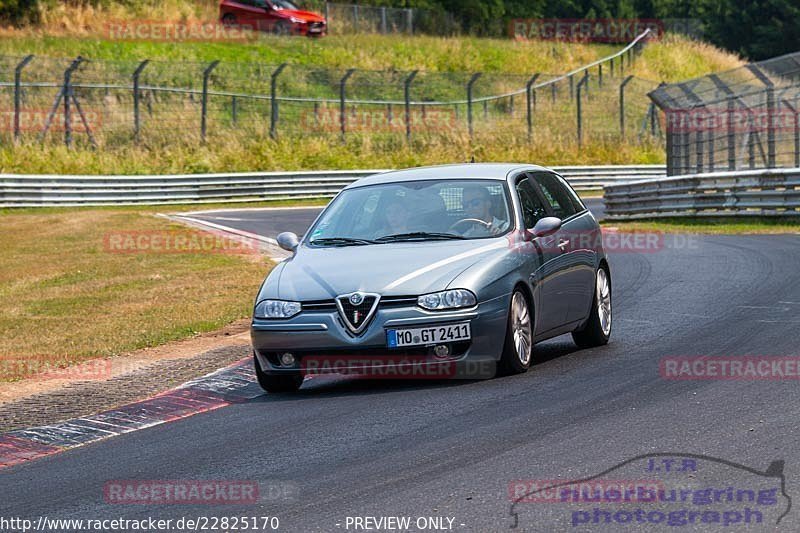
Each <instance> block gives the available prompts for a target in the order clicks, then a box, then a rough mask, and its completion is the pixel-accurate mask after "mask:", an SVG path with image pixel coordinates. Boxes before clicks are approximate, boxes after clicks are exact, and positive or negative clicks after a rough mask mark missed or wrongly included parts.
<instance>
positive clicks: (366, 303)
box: [339, 296, 377, 329]
mask: <svg viewBox="0 0 800 533" xmlns="http://www.w3.org/2000/svg"><path fill="white" fill-rule="evenodd" d="M376 299H377V298H376V297H375V296H364V300H363V301H362V302H361V303H360V304H358V305H353V304H352V303H350V299H349V298H346V297H340V298H339V305H341V309H340V311H341V312H342V315H343V316H342V318H343V319H344V320H345V321H346V322H347V323H348V324H350V326H351V327H352V328H353V329H359V328H360V327H361V326H362V325H363V324H364V323H365V322H366V321H367V320H369V319H370V318H371V315H370V311H372V306H373V305H374V304H375V300H376Z"/></svg>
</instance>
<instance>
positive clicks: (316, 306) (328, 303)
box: [302, 300, 336, 311]
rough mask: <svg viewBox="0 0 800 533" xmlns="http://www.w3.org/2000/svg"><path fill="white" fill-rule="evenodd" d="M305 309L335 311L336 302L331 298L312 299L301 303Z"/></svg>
mask: <svg viewBox="0 0 800 533" xmlns="http://www.w3.org/2000/svg"><path fill="white" fill-rule="evenodd" d="M302 307H303V310H305V311H336V302H335V301H333V300H313V301H310V302H303V303H302Z"/></svg>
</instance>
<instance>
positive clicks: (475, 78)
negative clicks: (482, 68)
mask: <svg viewBox="0 0 800 533" xmlns="http://www.w3.org/2000/svg"><path fill="white" fill-rule="evenodd" d="M480 77H481V73H480V72H476V73H475V74H473V75H472V77H471V78H470V79H469V82H467V125H468V126H469V138H470V139H472V136H473V133H474V130H473V126H472V86H473V85H475V82H476V81H478V78H480Z"/></svg>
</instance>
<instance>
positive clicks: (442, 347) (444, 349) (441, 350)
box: [433, 344, 450, 357]
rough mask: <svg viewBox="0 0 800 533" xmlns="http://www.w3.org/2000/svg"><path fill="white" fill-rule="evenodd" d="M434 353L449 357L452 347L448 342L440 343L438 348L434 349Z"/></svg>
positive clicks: (438, 355)
mask: <svg viewBox="0 0 800 533" xmlns="http://www.w3.org/2000/svg"><path fill="white" fill-rule="evenodd" d="M433 353H435V354H436V357H447V356H448V355H450V347H449V346H447V345H446V344H438V345H437V346H436V348H434V349H433Z"/></svg>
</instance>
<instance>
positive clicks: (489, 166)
mask: <svg viewBox="0 0 800 533" xmlns="http://www.w3.org/2000/svg"><path fill="white" fill-rule="evenodd" d="M523 169H525V170H534V171H535V170H547V169H545V168H544V167H540V166H537V165H527V164H524V163H461V164H457V165H435V166H429V167H417V168H409V169H405V170H392V171H390V172H382V173H380V174H374V175H372V176H367V177H365V178H361V179H359V180H356V181H354V182H353V183H351V184H350V185H348V186H347V187H345V188H346V189H349V188H352V187H363V186H365V185H377V184H381V183H396V182H398V181H419V180H429V179H490V180H505V179H506V178H507V177H508V175H509V174H510V173H511V172H513V171H515V170H523Z"/></svg>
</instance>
